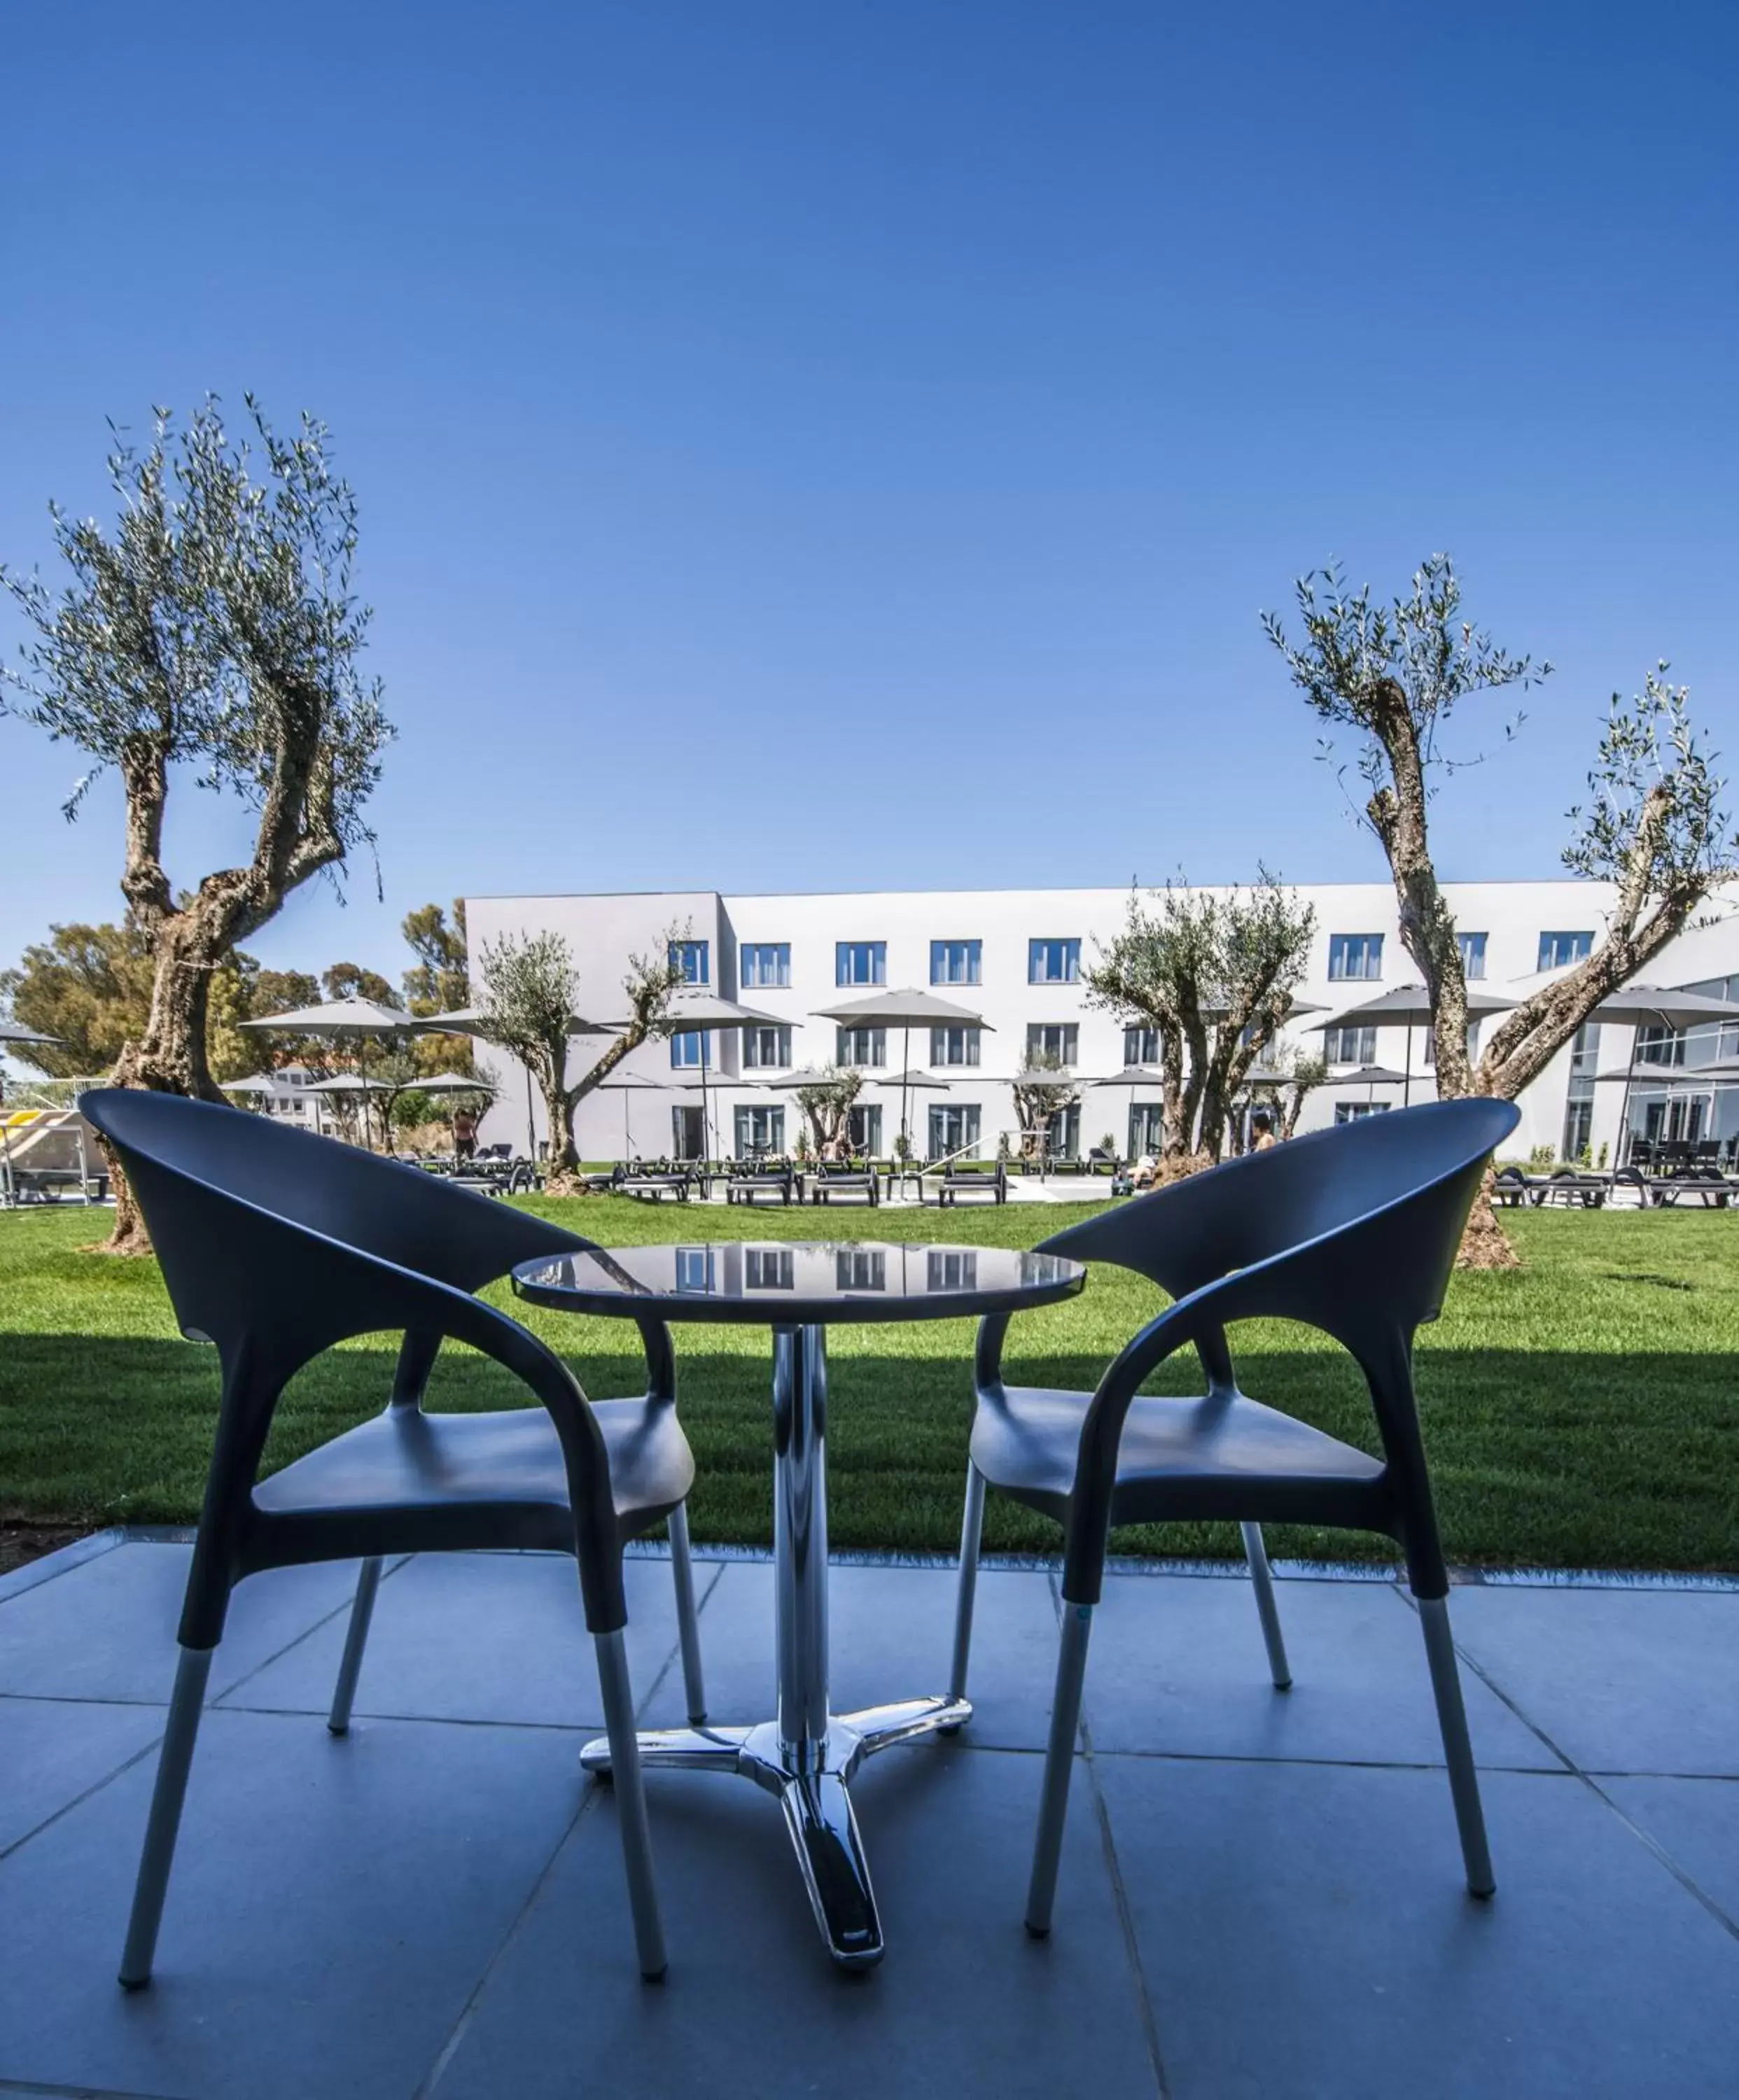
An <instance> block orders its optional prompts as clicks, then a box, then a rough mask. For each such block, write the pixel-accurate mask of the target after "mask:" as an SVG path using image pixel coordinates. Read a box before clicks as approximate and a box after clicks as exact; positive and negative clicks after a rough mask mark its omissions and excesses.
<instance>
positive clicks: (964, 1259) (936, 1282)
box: [924, 1247, 978, 1290]
mask: <svg viewBox="0 0 1739 2100" xmlns="http://www.w3.org/2000/svg"><path fill="white" fill-rule="evenodd" d="M924 1287H925V1290H977V1289H978V1251H977V1249H976V1248H973V1247H932V1248H931V1249H930V1250H929V1255H928V1256H927V1257H926V1259H925V1264H924Z"/></svg>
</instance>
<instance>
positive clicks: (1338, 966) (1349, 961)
mask: <svg viewBox="0 0 1739 2100" xmlns="http://www.w3.org/2000/svg"><path fill="white" fill-rule="evenodd" d="M1328 973H1329V975H1330V976H1331V977H1357V978H1360V979H1364V978H1369V977H1381V976H1382V974H1383V936H1382V935H1381V934H1380V933H1331V934H1330V935H1329V937H1328Z"/></svg>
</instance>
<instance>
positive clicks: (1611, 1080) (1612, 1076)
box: [1594, 1014, 1739, 1167]
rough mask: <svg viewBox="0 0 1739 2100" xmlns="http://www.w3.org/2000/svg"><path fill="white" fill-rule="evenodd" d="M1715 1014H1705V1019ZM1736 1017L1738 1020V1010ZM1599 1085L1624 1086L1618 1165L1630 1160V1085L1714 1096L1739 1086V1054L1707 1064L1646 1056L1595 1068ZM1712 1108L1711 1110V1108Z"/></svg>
mask: <svg viewBox="0 0 1739 2100" xmlns="http://www.w3.org/2000/svg"><path fill="white" fill-rule="evenodd" d="M1702 1018H1704V1019H1712V1018H1713V1016H1709V1015H1705V1016H1703V1017H1702ZM1734 1018H1735V1019H1736V1020H1739V1014H1735V1016H1734ZM1594 1079H1595V1083H1596V1085H1597V1086H1619V1085H1622V1087H1623V1088H1624V1100H1623V1103H1622V1106H1621V1107H1620V1109H1619V1111H1618V1136H1619V1145H1620V1151H1621V1154H1622V1157H1620V1158H1618V1159H1617V1160H1616V1161H1614V1162H1613V1164H1614V1165H1615V1166H1619V1167H1623V1166H1626V1165H1628V1164H1629V1147H1630V1136H1631V1123H1630V1117H1631V1087H1633V1086H1638V1087H1665V1088H1666V1092H1667V1094H1668V1096H1669V1097H1671V1096H1672V1095H1673V1094H1674V1093H1675V1092H1685V1093H1696V1092H1700V1091H1701V1089H1702V1088H1704V1087H1707V1088H1708V1090H1709V1092H1710V1096H1711V1097H1712V1096H1713V1095H1714V1092H1715V1088H1716V1087H1733V1086H1739V1057H1718V1058H1716V1059H1715V1061H1713V1062H1712V1063H1710V1064H1707V1065H1655V1064H1651V1063H1649V1061H1647V1060H1644V1061H1643V1062H1642V1063H1640V1064H1631V1065H1625V1066H1624V1067H1623V1069H1622V1070H1619V1071H1616V1072H1596V1074H1595V1075H1594ZM1711 1112H1712V1111H1711Z"/></svg>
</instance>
